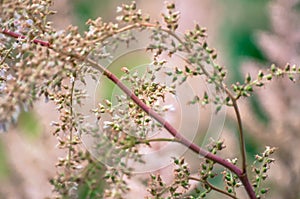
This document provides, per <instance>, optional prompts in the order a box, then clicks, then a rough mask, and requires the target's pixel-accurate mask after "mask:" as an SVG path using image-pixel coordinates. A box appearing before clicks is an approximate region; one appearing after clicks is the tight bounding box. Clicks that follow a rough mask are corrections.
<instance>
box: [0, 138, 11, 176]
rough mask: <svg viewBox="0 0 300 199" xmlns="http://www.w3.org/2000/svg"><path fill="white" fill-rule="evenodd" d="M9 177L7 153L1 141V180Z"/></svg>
mask: <svg viewBox="0 0 300 199" xmlns="http://www.w3.org/2000/svg"><path fill="white" fill-rule="evenodd" d="M7 176H9V165H8V163H7V157H6V151H5V149H4V146H3V143H2V142H1V140H0V180H2V179H5V178H6V177H7Z"/></svg>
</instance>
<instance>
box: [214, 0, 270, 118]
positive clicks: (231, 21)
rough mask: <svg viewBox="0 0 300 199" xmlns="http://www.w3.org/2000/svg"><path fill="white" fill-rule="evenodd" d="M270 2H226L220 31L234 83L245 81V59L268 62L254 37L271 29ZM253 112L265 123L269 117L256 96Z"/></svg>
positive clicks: (252, 98) (259, 0)
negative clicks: (242, 65)
mask: <svg viewBox="0 0 300 199" xmlns="http://www.w3.org/2000/svg"><path fill="white" fill-rule="evenodd" d="M268 2H269V1H268V0H239V1H238V0H228V1H226V2H223V6H224V10H225V12H224V16H223V25H222V26H221V29H220V31H219V34H220V37H221V40H222V41H223V44H224V46H226V52H227V54H226V56H227V59H228V63H229V65H228V70H229V74H230V79H231V82H236V81H239V82H241V81H243V79H244V77H243V75H242V73H241V64H242V62H243V61H245V59H254V60H256V61H259V62H263V63H265V65H266V66H268V65H269V64H268V60H267V58H266V56H265V55H264V53H263V52H262V50H261V49H260V47H259V44H258V41H257V39H256V38H255V35H256V33H257V31H259V30H265V31H266V30H268V29H269V28H270V22H269V17H268V15H269V13H268V9H267V8H268V7H267V5H268ZM250 102H251V105H252V110H253V112H254V113H255V114H256V116H257V117H258V118H259V119H260V120H261V121H263V122H265V123H266V122H268V121H269V119H268V116H267V115H266V113H265V110H264V109H263V107H262V106H261V104H260V102H259V100H258V99H257V97H255V96H253V97H251V98H250Z"/></svg>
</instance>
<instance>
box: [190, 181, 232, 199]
mask: <svg viewBox="0 0 300 199" xmlns="http://www.w3.org/2000/svg"><path fill="white" fill-rule="evenodd" d="M189 180H194V181H199V182H202V183H204V184H206V185H208V186H209V188H211V189H212V190H215V191H217V192H219V193H222V194H224V195H226V196H229V197H231V198H234V199H237V197H236V196H234V195H231V194H230V193H228V192H226V191H224V190H222V189H220V188H218V187H215V186H214V185H212V184H211V183H209V182H208V181H206V180H202V179H199V178H195V177H189Z"/></svg>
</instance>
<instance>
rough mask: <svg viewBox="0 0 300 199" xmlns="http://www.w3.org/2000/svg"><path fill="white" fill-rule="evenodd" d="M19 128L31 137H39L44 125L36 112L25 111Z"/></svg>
mask: <svg viewBox="0 0 300 199" xmlns="http://www.w3.org/2000/svg"><path fill="white" fill-rule="evenodd" d="M18 128H19V129H20V130H21V131H22V132H23V133H24V135H25V136H26V137H27V138H29V139H37V138H39V136H40V135H41V133H42V125H41V124H40V120H39V118H38V116H37V115H36V113H35V112H33V111H30V112H25V111H23V112H22V113H21V115H20V117H19V120H18Z"/></svg>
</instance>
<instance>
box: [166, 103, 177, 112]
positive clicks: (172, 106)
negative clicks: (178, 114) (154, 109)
mask: <svg viewBox="0 0 300 199" xmlns="http://www.w3.org/2000/svg"><path fill="white" fill-rule="evenodd" d="M163 110H164V111H175V110H176V109H175V107H174V105H173V104H168V105H165V106H163Z"/></svg>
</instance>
